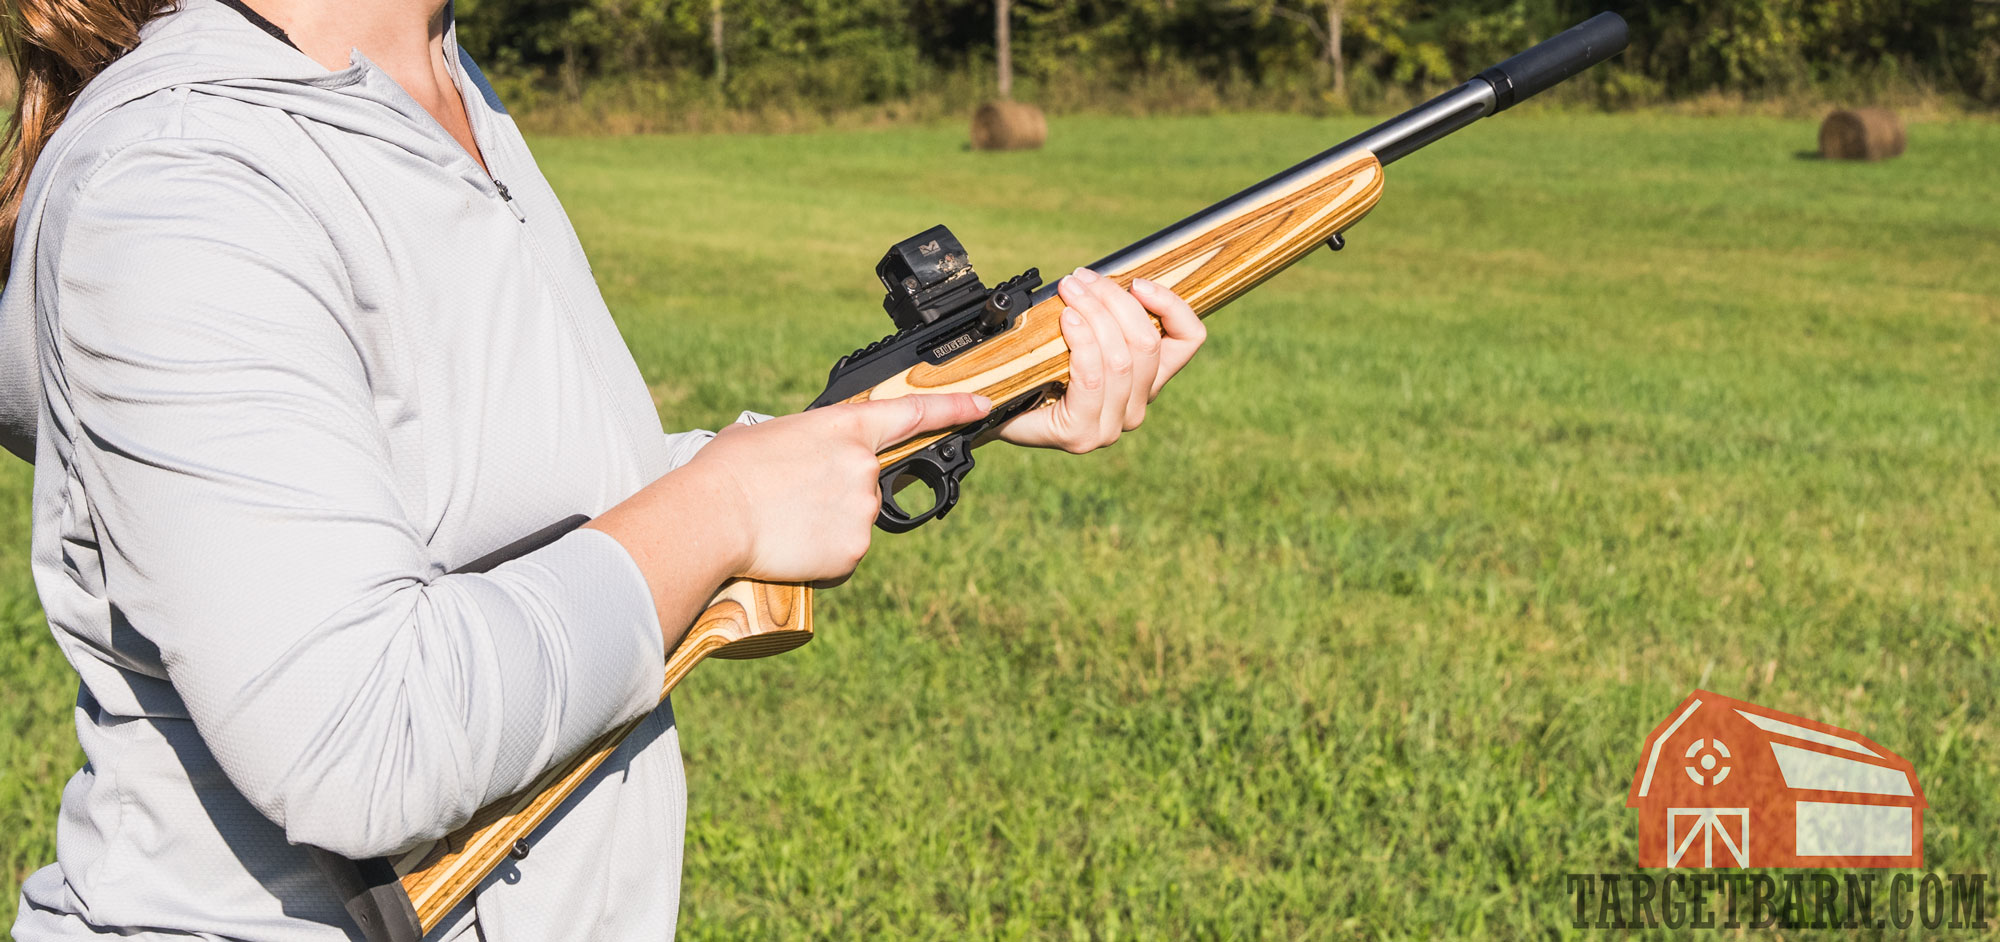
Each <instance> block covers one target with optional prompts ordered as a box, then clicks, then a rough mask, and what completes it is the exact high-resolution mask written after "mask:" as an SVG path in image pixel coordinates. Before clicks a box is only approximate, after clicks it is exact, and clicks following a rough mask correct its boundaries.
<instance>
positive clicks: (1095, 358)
mask: <svg viewBox="0 0 2000 942" xmlns="http://www.w3.org/2000/svg"><path fill="white" fill-rule="evenodd" d="M1062 334H1063V343H1065V344H1067V345H1068V346H1069V388H1068V389H1066V390H1064V391H1063V397H1062V399H1060V400H1058V401H1057V402H1056V404H1055V405H1054V406H1051V407H1050V408H1047V409H1037V410H1035V411H1034V412H1030V413H1028V414H1027V415H1024V416H1022V417H1021V421H1024V422H1025V421H1027V420H1029V419H1039V420H1040V423H1039V424H1040V425H1041V427H1040V428H1039V429H1038V428H1034V427H1033V426H1029V427H1027V428H1023V429H1021V430H1020V431H1021V432H1022V433H1023V436H1024V437H1025V436H1026V435H1027V434H1035V433H1038V434H1039V438H1038V439H1037V440H1035V441H1032V442H1029V441H1023V442H1022V444H1036V445H1041V446H1043V447H1050V448H1061V449H1063V450H1064V451H1069V452H1084V451H1089V450H1090V448H1091V447H1092V446H1093V445H1094V444H1095V443H1094V442H1092V441H1089V440H1087V439H1088V438H1089V437H1090V436H1092V435H1094V434H1095V431H1094V430H1095V429H1096V427H1097V416H1098V414H1099V413H1101V412H1103V411H1104V350H1103V345H1102V344H1101V343H1100V342H1099V341H1098V339H1097V332H1096V330H1094V329H1092V327H1091V326H1090V321H1088V320H1086V319H1084V316H1083V315H1082V314H1080V313H1078V312H1077V310H1076V309H1075V308H1064V309H1063V313H1062Z"/></svg>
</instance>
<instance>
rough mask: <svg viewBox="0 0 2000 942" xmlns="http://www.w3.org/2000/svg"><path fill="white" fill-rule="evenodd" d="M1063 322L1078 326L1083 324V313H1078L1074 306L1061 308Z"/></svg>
mask: <svg viewBox="0 0 2000 942" xmlns="http://www.w3.org/2000/svg"><path fill="white" fill-rule="evenodd" d="M1063 323H1065V324H1068V325H1070V326H1071V327H1080V326H1082V325H1083V315H1081V314H1078V313H1077V312H1076V308H1073V307H1066V308H1063Z"/></svg>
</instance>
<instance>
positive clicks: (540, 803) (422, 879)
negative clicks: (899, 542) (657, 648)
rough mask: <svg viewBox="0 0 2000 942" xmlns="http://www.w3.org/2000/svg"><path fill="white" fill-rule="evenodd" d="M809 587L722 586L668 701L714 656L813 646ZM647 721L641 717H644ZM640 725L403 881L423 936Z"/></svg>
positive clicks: (488, 812)
mask: <svg viewBox="0 0 2000 942" xmlns="http://www.w3.org/2000/svg"><path fill="white" fill-rule="evenodd" d="M812 631H813V629H812V588H811V587H810V586H803V585H787V584H780V583H770V582H751V581H749V580H745V579H737V580H734V581H731V582H730V583H729V584H727V585H725V586H723V587H722V591H721V592H718V593H717V594H716V596H715V598H714V599H712V600H710V601H709V603H708V608H707V609H706V610H704V611H703V612H702V613H701V617H700V618H697V619H696V620H695V623H694V626H693V627H691V628H689V629H688V632H687V635H686V636H685V637H683V638H682V639H681V642H680V644H679V645H677V646H675V648H674V650H673V652H672V653H671V654H670V655H668V657H667V672H666V682H665V683H664V684H662V685H661V689H660V699H662V700H665V699H666V698H667V695H668V694H669V693H672V692H673V689H674V687H675V686H677V685H679V684H680V682H681V678H683V677H686V676H687V674H688V671H690V670H693V669H694V666H695V665H696V664H699V663H701V662H702V661H703V660H705V659H707V658H710V657H720V658H729V659H745V658H756V657H769V656H771V655H773V654H782V653H784V652H786V651H789V650H791V649H793V648H796V647H798V646H799V645H802V644H805V643H806V642H807V641H811V640H812ZM642 719H643V718H642ZM639 722H640V720H634V721H632V722H631V723H628V724H626V725H625V726H621V727H619V728H617V729H614V730H612V731H610V732H608V733H605V734H604V735H602V736H599V737H597V739H595V740H593V741H592V742H591V744H590V745H589V746H588V747H586V748H585V749H584V750H583V751H582V752H581V753H578V754H577V755H576V757H575V758H573V759H571V760H569V761H568V762H567V763H564V764H563V765H561V766H558V767H556V768H552V769H550V770H549V771H547V772H545V773H543V774H542V777H541V778H539V779H537V780H536V781H535V784H534V785H532V786H530V787H529V788H528V789H527V790H526V791H523V792H521V793H520V794H518V795H515V796H512V797H510V798H506V799H502V800H500V801H498V802H495V803H493V804H491V805H488V806H487V807H485V808H482V809H480V810H479V812H478V813H477V814H475V815H473V817H472V820H471V821H469V822H467V823H466V824H465V826H464V827H461V828H459V829H458V830H456V831H453V832H452V833H451V834H450V835H448V836H446V837H445V838H444V839H443V840H442V841H440V842H438V846H437V847H436V849H434V850H433V851H432V852H431V854H430V855H429V856H428V857H426V858H425V859H424V860H423V861H421V862H420V863H418V864H417V865H416V866H415V867H414V868H412V869H411V870H410V871H409V872H408V873H405V874H403V875H402V877H401V883H402V888H403V892H404V893H406V894H407V895H408V896H409V899H410V904H411V908H412V909H413V910H414V911H415V914H416V918H417V923H418V925H417V928H418V935H422V934H425V933H428V932H430V931H431V930H432V929H435V928H437V926H438V923H440V922H442V921H443V920H444V917H445V916H446V915H448V914H450V912H451V911H452V909H453V908H454V907H456V906H457V905H458V904H459V903H460V902H461V901H463V900H464V899H465V898H466V897H467V896H469V895H471V893H472V891H473V890H476V889H478V888H479V884H480V882H481V881H483V880H485V879H486V877H487V876H488V875H489V874H491V873H492V872H493V871H494V870H495V869H496V868H498V867H499V866H500V865H501V864H502V863H504V862H506V860H507V856H508V854H510V853H511V852H512V851H513V849H514V846H515V842H517V841H523V840H526V839H527V837H528V835H529V834H531V833H533V832H534V830H535V828H537V827H539V826H541V823H542V822H543V821H545V820H547V819H548V817H549V815H550V814H551V813H553V812H554V811H555V810H556V808H557V807H558V806H560V805H561V804H562V802H563V800H564V799H566V798H568V797H569V796H570V794H571V793H573V792H575V791H576V790H577V788H579V787H581V786H582V785H583V783H584V781H585V780H586V779H588V778H589V777H590V773H591V772H593V771H596V769H597V767H598V766H599V765H602V764H603V763H604V760H605V759H606V758H609V757H610V755H611V753H612V751H613V750H615V749H617V748H618V744H619V743H621V742H623V741H624V740H625V737H626V736H627V735H629V734H631V732H632V730H633V729H634V728H635V727H637V726H638V725H639Z"/></svg>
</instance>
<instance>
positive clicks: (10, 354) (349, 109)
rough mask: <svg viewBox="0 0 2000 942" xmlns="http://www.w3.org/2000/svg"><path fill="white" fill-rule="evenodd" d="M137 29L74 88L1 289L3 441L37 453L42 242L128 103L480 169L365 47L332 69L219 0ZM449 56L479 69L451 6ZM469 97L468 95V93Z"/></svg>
mask: <svg viewBox="0 0 2000 942" xmlns="http://www.w3.org/2000/svg"><path fill="white" fill-rule="evenodd" d="M176 6H177V9H175V10H174V11H172V12H169V13H166V14H164V15H162V16H160V17H158V18H156V19H154V20H153V21H152V22H151V23H149V24H147V25H146V27H145V29H144V30H142V31H141V32H140V34H139V35H140V38H139V44H138V45H137V46H135V47H134V48H133V49H132V51H130V52H128V53H126V54H125V55H124V56H122V57H120V58H119V59H118V60H117V61H116V62H113V63H112V64H111V65H110V66H108V67H107V68H105V70H104V71H103V72H101V73H99V74H98V75H97V77H96V78H94V79H92V80H91V82H90V84H89V85H87V86H85V87H84V90H83V92H82V93H81V94H80V95H78V96H77V100H76V102H75V103H74V104H73V105H72V106H71V108H70V112H69V115H68V116H67V117H66V118H65V119H64V120H63V124H62V127H61V128H60V129H59V130H57V132H56V134H55V136H54V137H52V138H51V139H50V141H49V143H48V145H47V146H46V147H45V148H43V150H42V153H41V156H40V157H39V158H38V159H37V160H36V162H35V169H34V171H33V173H31V174H30V175H29V178H28V186H27V189H26V192H25V193H24V194H23V197H22V201H21V214H20V218H19V219H18V221H17V222H16V223H15V227H14V245H15V250H14V261H13V265H12V267H11V268H10V270H9V271H8V276H7V283H6V291H5V294H4V296H0V447H5V448H6V449H7V450H8V451H11V452H13V453H14V454H16V455H18V456H20V457H21V458H23V459H25V460H27V461H29V462H33V461H34V453H35V426H36V421H37V413H38V412H39V410H40V402H41V395H42V390H41V382H40V375H39V373H40V371H39V368H38V365H37V362H36V346H35V317H36V303H35V281H36V277H35V276H36V271H37V269H36V264H37V261H36V254H37V253H36V246H37V243H38V235H39V233H40V229H41V221H42V217H43V212H44V209H45V208H46V205H47V202H48V197H49V195H50V190H51V184H52V182H53V178H56V177H60V176H62V173H61V172H60V171H59V169H58V168H62V167H64V165H65V164H67V163H69V162H70V161H69V160H68V158H69V157H71V154H70V152H71V151H72V150H74V149H75V146H76V144H77V142H78V141H79V140H80V139H81V138H83V137H84V135H85V133H86V132H87V131H88V130H89V129H90V128H91V126H92V125H94V124H96V123H97V122H99V121H100V120H101V119H103V118H104V117H105V116H106V115H108V114H110V113H112V112H114V111H115V110H117V109H118V108H119V107H121V106H123V105H126V104H129V103H131V102H134V101H138V100H139V99H142V98H145V97H147V96H149V95H152V94H154V93H156V92H160V91H164V90H166V89H170V88H188V89H192V90H196V91H199V92H201V93H203V94H207V95H214V96H217V97H221V98H228V99H233V100H237V101H242V102H245V103H248V104H253V105H259V106H264V107H270V108H276V109H278V110H281V111H284V112H286V113H288V114H293V115H297V116H298V117H300V118H303V119H306V120H309V121H312V122H315V123H318V124H322V125H327V126H331V127H335V128H339V129H342V130H346V131H350V132H352V133H356V134H363V135H367V136H369V137H373V138H376V139H379V140H382V141H386V142H389V143H392V144H395V145H397V146H398V147H400V148H402V149H404V150H407V151H409V152H410V153H412V154H414V155H418V156H420V157H423V158H425V159H427V160H429V161H431V162H434V163H436V164H438V165H440V166H448V167H453V168H454V169H455V170H457V171H458V172H460V173H462V174H464V175H466V176H467V177H469V178H479V177H482V176H483V173H482V172H481V171H480V168H479V166H478V164H477V163H474V162H473V161H470V160H468V159H466V155H465V154H464V152H463V150H461V149H460V148H459V147H458V145H457V144H456V143H455V142H453V141H452V140H451V139H450V137H449V136H447V135H445V133H444V131H443V129H442V128H440V127H438V126H437V122H436V121H435V120H434V119H433V118H431V117H430V115H429V114H428V113H426V112H425V111H424V110H423V108H422V106H420V105H418V104H417V103H416V100H415V99H413V98H411V97H410V96H409V94H408V93H407V92H404V91H403V89H402V87H401V86H399V85H397V84H396V82H395V80H394V79H391V78H390V77H389V76H388V75H387V74H386V73H384V72H382V71H381V70H380V69H379V68H377V67H376V66H375V65H374V64H373V63H372V62H370V61H368V58H367V57H366V56H364V55H362V54H361V51H360V50H358V49H357V50H354V51H352V52H351V53H350V54H349V59H348V66H347V68H345V69H341V70H339V71H329V70H328V69H327V68H326V67H324V66H322V65H320V64H319V63H318V62H315V61H313V59H312V58H311V57H309V56H307V55H306V54H305V53H303V52H300V51H299V50H297V49H295V48H293V47H292V46H290V45H289V44H287V43H285V42H283V41H281V40H279V39H278V38H276V37H274V36H272V35H271V34H269V33H266V32H264V30H262V29H261V28H259V27H258V26H256V25H255V24H253V23H251V22H250V21H249V20H248V19H247V18H245V17H244V16H243V14H241V13H239V12H237V11H236V10H233V9H231V8H229V7H228V6H226V5H224V4H222V3H220V2H218V0H178V3H177V4H176ZM445 23H446V27H445V35H444V46H445V49H444V51H445V56H446V58H447V61H450V62H455V63H457V64H458V65H459V68H460V71H461V74H462V75H465V76H468V77H469V76H470V75H476V74H477V70H476V68H475V67H474V66H473V64H472V62H471V61H470V59H469V58H467V57H466V56H465V55H464V53H463V51H462V50H460V49H459V47H458V41H457V26H456V24H455V23H454V22H453V21H452V18H451V9H450V7H449V6H447V7H446V11H445ZM462 87H470V88H475V89H477V90H478V93H479V95H480V96H481V97H482V98H483V99H484V104H485V106H486V107H487V108H488V109H489V110H491V111H494V112H502V113H504V111H505V109H504V108H502V107H501V105H500V103H499V101H498V100H497V99H496V98H495V97H494V96H493V93H492V91H491V90H490V89H489V88H488V87H487V85H486V83H485V82H483V81H469V80H468V81H464V82H462ZM468 104H470V103H468Z"/></svg>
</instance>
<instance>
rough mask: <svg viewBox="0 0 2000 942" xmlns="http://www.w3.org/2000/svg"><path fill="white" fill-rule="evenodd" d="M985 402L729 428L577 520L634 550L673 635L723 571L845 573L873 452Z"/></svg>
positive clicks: (847, 409) (862, 519)
mask: <svg viewBox="0 0 2000 942" xmlns="http://www.w3.org/2000/svg"><path fill="white" fill-rule="evenodd" d="M992 407H993V404H992V403H991V402H989V401H987V399H986V398H985V397H983V396H973V395H968V394H963V393H960V394H954V395H927V396H907V397H904V398H901V399H889V400H884V401H881V402H858V403H843V404H840V405H833V406H827V407H826V408H823V409H814V410H812V411H809V412H801V413H799V414H797V415H788V416H783V417H781V418H776V419H771V420H769V421H766V422H760V423H758V424H756V425H732V426H730V427H728V428H725V429H723V430H722V431H721V432H720V433H718V434H717V435H716V436H715V440H714V441H711V442H709V443H708V444H707V445H705V446H703V447H702V449H701V450H700V451H699V452H696V453H695V456H694V459H693V460H691V461H689V462H688V463H687V464H685V465H683V466H681V467H680V468H677V469H675V470H674V471H673V472H672V473H670V474H668V475H666V476H664V477H662V478H660V479H659V480H657V481H654V482H653V483H652V484H649V485H647V486H646V488H645V489H644V490H642V491H640V492H639V493H637V494H634V495H633V496H632V497H630V498H628V499H626V500H625V501H623V502H622V503H620V504H618V506H616V507H613V508H611V509H610V510H607V511H605V512H604V513H603V514H602V515H600V516H599V517H598V518H597V519H595V520H592V521H591V522H590V523H589V524H587V526H590V527H593V528H595V529H598V530H602V531H604V532H606V533H608V534H610V535H611V536H612V537H613V538H615V539H617V540H618V542H619V543H620V544H622V545H623V546H624V547H625V549H626V551H627V552H629V553H631V554H632V558H633V561H634V562H636V563H638V565H639V570H640V571H641V572H643V573H645V575H646V581H647V584H648V585H649V586H650V587H651V588H652V590H653V598H654V602H655V604H656V605H657V606H658V608H659V610H660V622H661V625H662V627H663V628H666V629H667V630H670V631H674V632H678V631H679V630H681V629H683V628H685V627H686V625H687V624H688V622H690V621H692V620H693V618H694V616H695V614H696V613H698V612H700V610H701V609H700V606H701V605H703V604H705V603H706V602H707V601H708V599H709V596H710V595H711V594H712V593H713V592H714V591H715V590H716V589H717V588H718V587H720V586H721V585H722V583H723V582H724V581H726V580H727V579H730V578H734V577H742V578H749V579H758V580H762V581H766V582H823V581H830V580H835V579H842V578H845V577H846V576H847V575H848V574H849V573H851V572H853V571H854V567H855V565H856V564H857V563H859V562H860V561H861V557H862V556H863V555H864V554H866V553H867V552H868V543H869V537H870V535H871V534H872V533H873V530H874V524H875V514H876V512H877V511H878V510H879V509H880V508H881V505H882V493H881V488H880V485H879V484H878V483H877V482H878V480H879V476H880V473H881V470H880V464H879V462H878V460H877V458H876V457H875V455H876V452H878V451H881V450H882V449H884V448H887V447H888V446H890V445H894V444H896V443H898V442H901V441H905V440H907V439H910V438H913V437H915V436H917V435H919V434H922V433H924V432H928V431H933V430H937V429H945V428H952V427H955V426H960V425H965V424H968V423H971V422H976V421H978V420H979V419H980V418H982V417H984V416H985V415H986V413H987V411H988V410H990V409H992ZM668 626H672V627H671V628H669V627H668ZM674 637H676V638H677V637H678V634H676V635H675V636H674Z"/></svg>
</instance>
